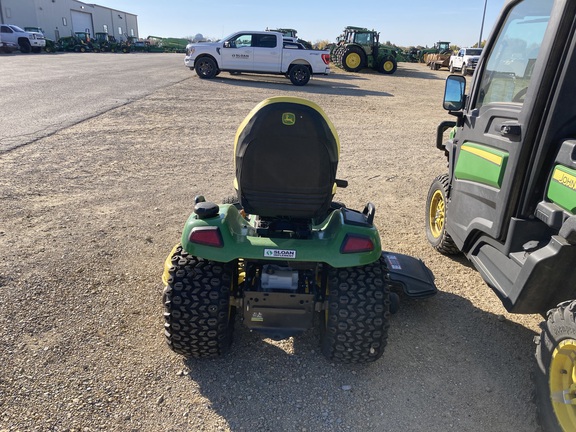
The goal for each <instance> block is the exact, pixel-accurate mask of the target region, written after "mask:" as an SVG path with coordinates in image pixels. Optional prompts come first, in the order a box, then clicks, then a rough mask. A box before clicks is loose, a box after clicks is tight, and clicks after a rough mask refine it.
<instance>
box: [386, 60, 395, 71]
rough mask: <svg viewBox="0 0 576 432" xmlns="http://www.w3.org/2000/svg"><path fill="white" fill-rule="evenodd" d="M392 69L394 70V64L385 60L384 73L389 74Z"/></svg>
mask: <svg viewBox="0 0 576 432" xmlns="http://www.w3.org/2000/svg"><path fill="white" fill-rule="evenodd" d="M392 69H394V62H392V61H390V60H386V61H385V62H384V70H385V71H386V72H390V71H391V70H392Z"/></svg>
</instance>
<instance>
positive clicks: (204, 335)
mask: <svg viewBox="0 0 576 432" xmlns="http://www.w3.org/2000/svg"><path fill="white" fill-rule="evenodd" d="M171 261H172V266H171V268H170V269H169V271H168V284H167V285H166V288H165V289H164V294H163V303H164V320H165V324H164V329H165V332H164V333H165V336H166V342H167V343H168V345H169V346H170V348H171V349H172V350H173V351H174V352H176V353H178V354H181V355H183V356H185V357H189V358H210V357H218V356H220V355H222V354H224V353H226V352H227V351H228V349H229V348H230V345H231V343H232V334H233V330H234V316H235V308H232V307H231V306H230V295H231V290H232V274H233V273H232V271H231V270H230V268H229V267H228V266H226V264H224V263H218V262H214V261H208V260H205V259H203V258H199V257H195V256H192V255H189V254H188V253H187V252H186V251H184V250H183V249H182V246H178V247H177V248H176V250H175V252H174V255H173V256H172V258H171Z"/></svg>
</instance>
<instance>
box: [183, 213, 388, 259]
mask: <svg viewBox="0 0 576 432" xmlns="http://www.w3.org/2000/svg"><path fill="white" fill-rule="evenodd" d="M208 226H216V227H218V228H219V231H220V234H221V236H222V240H223V243H224V246H223V247H214V246H206V245H200V244H196V243H192V242H190V240H189V237H190V233H191V232H192V230H193V229H194V228H197V227H208ZM347 235H357V236H364V237H368V238H369V239H370V240H372V243H373V245H374V249H373V250H371V251H369V252H361V253H346V254H344V253H341V252H340V248H341V246H342V244H343V242H344V239H345V238H346V236H347ZM181 243H182V247H183V248H184V249H185V250H186V251H187V252H188V253H190V254H192V255H195V256H199V257H202V258H205V259H209V260H214V261H219V262H229V261H232V260H235V259H238V258H243V259H254V260H271V261H283V262H286V261H299V262H302V261H305V262H324V263H327V264H329V265H331V266H332V267H355V266H362V265H366V264H370V263H372V262H375V261H377V260H378V259H379V257H380V255H381V254H382V250H381V249H382V248H381V245H380V236H379V234H378V230H377V229H376V228H375V227H374V226H371V227H367V226H359V225H351V224H346V223H344V216H343V214H342V210H334V211H333V212H332V213H330V215H329V216H328V217H327V218H326V219H325V220H323V221H322V222H321V223H319V224H318V225H314V226H313V227H312V238H310V239H305V240H302V239H286V238H281V239H280V238H267V237H258V236H257V235H256V229H255V227H254V226H253V225H252V220H251V218H250V217H246V218H245V217H243V216H242V214H240V212H239V211H238V210H237V209H236V207H234V206H233V205H229V204H222V205H220V210H219V214H218V215H217V216H215V217H212V218H208V219H199V218H198V216H197V215H196V214H192V215H191V216H190V217H189V218H188V221H187V222H186V225H185V226H184V230H183V232H182V238H181Z"/></svg>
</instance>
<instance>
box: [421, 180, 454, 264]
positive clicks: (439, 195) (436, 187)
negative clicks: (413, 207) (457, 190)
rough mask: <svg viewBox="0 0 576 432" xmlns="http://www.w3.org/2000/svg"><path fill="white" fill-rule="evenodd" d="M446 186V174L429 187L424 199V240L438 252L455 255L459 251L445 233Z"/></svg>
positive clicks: (447, 183) (447, 181) (447, 182)
mask: <svg viewBox="0 0 576 432" xmlns="http://www.w3.org/2000/svg"><path fill="white" fill-rule="evenodd" d="M448 185H449V180H448V174H442V175H439V176H438V177H436V178H435V179H434V181H433V182H432V184H431V185H430V189H429V190H428V197H427V198H426V238H427V239H428V241H429V242H430V244H431V245H432V247H433V248H434V249H436V250H437V251H438V252H440V253H442V254H444V255H456V254H458V253H459V252H460V251H459V250H458V247H457V246H456V245H455V244H454V240H452V237H450V234H448V233H447V232H446V220H447V213H446V202H447V199H446V198H447V196H448Z"/></svg>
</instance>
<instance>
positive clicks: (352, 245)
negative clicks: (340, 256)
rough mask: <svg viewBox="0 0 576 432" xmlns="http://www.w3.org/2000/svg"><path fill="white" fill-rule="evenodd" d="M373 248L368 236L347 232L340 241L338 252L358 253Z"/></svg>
mask: <svg viewBox="0 0 576 432" xmlns="http://www.w3.org/2000/svg"><path fill="white" fill-rule="evenodd" d="M373 250H374V243H372V240H370V238H368V237H364V236H359V235H354V234H348V235H346V238H344V241H343V242H342V247H341V248H340V253H359V252H370V251H373Z"/></svg>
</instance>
